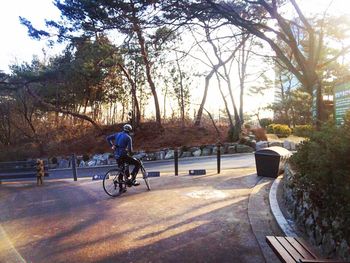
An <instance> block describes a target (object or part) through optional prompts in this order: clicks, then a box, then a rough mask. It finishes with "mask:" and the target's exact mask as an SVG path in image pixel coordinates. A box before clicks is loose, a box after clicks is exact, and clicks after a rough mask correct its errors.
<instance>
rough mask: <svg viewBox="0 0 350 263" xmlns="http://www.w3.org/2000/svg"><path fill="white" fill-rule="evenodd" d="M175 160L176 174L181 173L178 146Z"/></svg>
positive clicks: (175, 151)
mask: <svg viewBox="0 0 350 263" xmlns="http://www.w3.org/2000/svg"><path fill="white" fill-rule="evenodd" d="M174 161H175V175H176V176H177V175H179V152H178V150H177V148H175V149H174Z"/></svg>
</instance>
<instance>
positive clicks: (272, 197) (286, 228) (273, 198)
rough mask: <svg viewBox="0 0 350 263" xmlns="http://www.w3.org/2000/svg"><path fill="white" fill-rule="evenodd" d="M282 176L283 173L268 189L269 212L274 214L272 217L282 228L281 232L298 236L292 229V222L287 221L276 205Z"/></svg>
mask: <svg viewBox="0 0 350 263" xmlns="http://www.w3.org/2000/svg"><path fill="white" fill-rule="evenodd" d="M282 177H283V175H280V176H278V177H277V178H276V179H275V180H274V182H273V184H272V186H271V189H270V193H269V202H270V209H271V212H272V214H273V216H274V218H275V219H276V222H277V224H278V226H279V228H280V229H281V230H282V232H283V233H284V234H285V235H286V236H290V237H298V235H297V234H296V231H295V230H294V227H293V225H292V222H290V223H288V221H287V219H286V218H285V217H284V215H283V213H282V211H281V208H280V206H279V205H278V201H277V189H278V187H279V185H280V183H281V181H282Z"/></svg>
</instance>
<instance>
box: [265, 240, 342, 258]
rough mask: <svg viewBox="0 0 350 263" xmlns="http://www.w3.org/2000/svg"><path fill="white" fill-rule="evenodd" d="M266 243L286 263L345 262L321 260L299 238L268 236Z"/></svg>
mask: <svg viewBox="0 0 350 263" xmlns="http://www.w3.org/2000/svg"><path fill="white" fill-rule="evenodd" d="M266 242H267V243H268V244H269V245H270V247H271V248H272V250H273V251H274V252H275V254H276V255H277V256H278V258H279V259H280V260H281V262H285V263H292V262H293V263H295V262H298V263H307V262H309V263H311V262H313V263H314V262H319V263H323V262H327V263H331V262H337V263H340V262H344V261H337V260H334V259H321V258H320V257H319V256H318V255H317V254H316V253H315V252H314V251H313V250H312V248H311V247H310V246H309V245H308V244H307V243H306V242H305V241H304V240H303V239H302V238H299V237H296V238H295V237H278V236H267V237H266Z"/></svg>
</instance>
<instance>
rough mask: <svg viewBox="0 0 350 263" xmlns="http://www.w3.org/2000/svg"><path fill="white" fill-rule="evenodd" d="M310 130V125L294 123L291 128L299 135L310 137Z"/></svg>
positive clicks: (311, 128)
mask: <svg viewBox="0 0 350 263" xmlns="http://www.w3.org/2000/svg"><path fill="white" fill-rule="evenodd" d="M312 131H313V127H312V126H311V125H296V126H295V127H294V128H293V134H294V135H295V136H300V137H310V136H311V133H312Z"/></svg>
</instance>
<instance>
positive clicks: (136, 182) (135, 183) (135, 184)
mask: <svg viewBox="0 0 350 263" xmlns="http://www.w3.org/2000/svg"><path fill="white" fill-rule="evenodd" d="M132 185H133V186H138V185H140V183H139V182H138V181H136V179H135V180H134V181H132Z"/></svg>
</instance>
